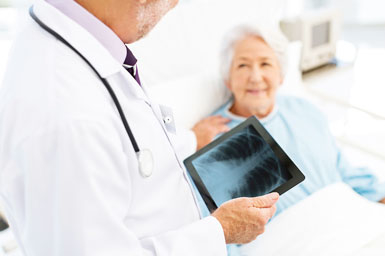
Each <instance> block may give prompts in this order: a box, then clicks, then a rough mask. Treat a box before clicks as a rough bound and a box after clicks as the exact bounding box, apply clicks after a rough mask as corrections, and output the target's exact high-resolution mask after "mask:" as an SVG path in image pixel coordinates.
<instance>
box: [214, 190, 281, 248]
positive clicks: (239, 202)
mask: <svg viewBox="0 0 385 256" xmlns="http://www.w3.org/2000/svg"><path fill="white" fill-rule="evenodd" d="M278 198H279V194H278V193H271V194H268V195H264V196H260V197H252V198H247V197H242V198H237V199H233V200H230V201H228V202H226V203H224V204H222V205H221V206H220V207H219V208H218V209H217V210H216V211H215V212H213V213H212V216H214V217H215V218H217V219H218V221H219V222H220V223H221V225H222V228H223V232H224V234H225V239H226V243H227V244H245V243H249V242H251V241H253V240H255V238H257V236H258V235H260V234H262V233H263V232H264V231H265V225H266V224H267V222H268V221H269V219H270V218H271V217H272V216H273V215H274V213H275V211H276V207H275V203H276V202H277V201H278Z"/></svg>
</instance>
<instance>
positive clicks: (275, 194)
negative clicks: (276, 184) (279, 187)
mask: <svg viewBox="0 0 385 256" xmlns="http://www.w3.org/2000/svg"><path fill="white" fill-rule="evenodd" d="M269 197H270V199H272V200H277V199H278V198H279V194H278V193H277V192H273V193H270V194H269Z"/></svg>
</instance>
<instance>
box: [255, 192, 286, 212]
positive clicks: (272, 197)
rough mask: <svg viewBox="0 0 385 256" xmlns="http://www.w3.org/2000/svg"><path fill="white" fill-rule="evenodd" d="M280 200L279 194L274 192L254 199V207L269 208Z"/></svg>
mask: <svg viewBox="0 0 385 256" xmlns="http://www.w3.org/2000/svg"><path fill="white" fill-rule="evenodd" d="M278 199H279V194H278V193H277V192H273V193H270V194H267V195H264V196H259V197H253V198H251V200H252V206H253V207H256V208H269V207H272V206H273V205H274V204H275V203H276V202H277V201H278Z"/></svg>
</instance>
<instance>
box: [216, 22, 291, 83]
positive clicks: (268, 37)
mask: <svg viewBox="0 0 385 256" xmlns="http://www.w3.org/2000/svg"><path fill="white" fill-rule="evenodd" d="M249 36H255V37H259V38H262V39H263V41H265V42H266V44H267V45H268V46H270V47H271V48H272V49H273V51H274V52H275V54H276V56H277V58H278V61H279V64H280V68H281V75H282V77H285V74H286V70H287V53H286V49H287V46H288V40H287V38H286V37H285V36H284V35H283V33H282V32H281V30H280V29H279V28H275V27H269V28H268V27H258V26H255V25H250V24H243V25H239V26H236V27H234V28H233V29H231V30H230V31H229V32H228V33H226V35H225V36H224V39H223V41H222V47H221V50H220V74H221V77H222V79H223V80H224V81H228V79H229V73H230V68H231V64H232V61H233V57H234V46H235V45H236V44H237V43H238V42H239V41H241V40H243V39H245V38H246V37H249Z"/></svg>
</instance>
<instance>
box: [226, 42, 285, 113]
mask: <svg viewBox="0 0 385 256" xmlns="http://www.w3.org/2000/svg"><path fill="white" fill-rule="evenodd" d="M282 80H283V79H282V75H281V67H280V64H279V61H278V58H277V56H276V54H275V53H274V51H273V49H271V48H270V47H269V46H268V45H267V44H266V43H265V41H264V40H263V39H261V38H260V37H255V36H249V37H246V38H245V39H243V40H241V41H239V42H238V43H236V44H235V46H234V57H233V60H232V63H231V67H230V76H229V80H228V81H227V87H228V88H229V89H230V91H231V92H232V93H233V95H234V105H233V106H232V107H231V109H230V111H231V112H233V113H234V114H237V115H240V116H244V117H249V116H251V115H256V116H257V117H259V118H263V117H266V116H267V115H268V114H269V113H270V112H271V111H272V110H273V108H274V104H275V96H276V93H277V89H278V87H279V85H280V84H282Z"/></svg>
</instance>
